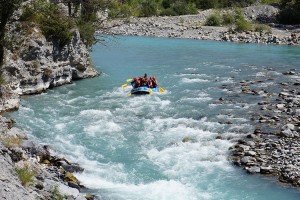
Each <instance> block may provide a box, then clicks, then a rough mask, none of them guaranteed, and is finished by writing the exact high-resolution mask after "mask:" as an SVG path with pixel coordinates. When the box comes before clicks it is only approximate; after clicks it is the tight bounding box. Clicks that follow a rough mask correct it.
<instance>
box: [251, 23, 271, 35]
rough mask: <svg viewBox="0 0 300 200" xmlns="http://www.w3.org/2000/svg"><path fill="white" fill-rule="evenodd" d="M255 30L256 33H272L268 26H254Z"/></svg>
mask: <svg viewBox="0 0 300 200" xmlns="http://www.w3.org/2000/svg"><path fill="white" fill-rule="evenodd" d="M254 30H255V31H256V32H265V33H272V29H271V27H270V26H268V25H266V24H255V25H254Z"/></svg>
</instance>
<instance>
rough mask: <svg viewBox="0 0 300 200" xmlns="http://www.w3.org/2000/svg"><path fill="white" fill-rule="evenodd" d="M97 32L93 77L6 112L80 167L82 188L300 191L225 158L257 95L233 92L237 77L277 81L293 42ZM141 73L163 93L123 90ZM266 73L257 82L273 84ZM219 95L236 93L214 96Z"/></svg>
mask: <svg viewBox="0 0 300 200" xmlns="http://www.w3.org/2000/svg"><path fill="white" fill-rule="evenodd" d="M106 39H107V42H106V45H103V44H96V45H95V46H94V47H93V50H92V57H93V62H94V64H95V66H96V68H97V69H98V70H99V71H101V72H103V75H102V76H100V77H97V78H94V79H86V80H81V81H76V82H74V83H73V84H70V85H66V86H61V87H58V88H55V89H52V90H48V91H47V93H44V94H41V95H34V96H26V97H24V98H23V99H22V101H21V104H22V106H21V108H20V109H19V111H17V112H14V113H10V114H9V117H11V118H13V119H14V120H16V122H17V126H19V127H21V128H23V129H25V130H26V131H27V132H28V134H29V135H30V138H31V139H33V140H35V141H37V142H40V143H44V144H50V145H52V146H53V147H54V148H55V149H57V150H58V151H59V152H60V153H61V154H62V155H64V156H65V157H66V158H67V159H69V160H71V161H73V162H77V163H79V164H80V165H81V166H82V167H84V168H85V171H84V172H83V173H82V174H76V176H77V177H78V179H79V180H80V181H81V182H82V183H83V184H84V185H85V186H87V187H88V188H89V190H88V192H90V193H93V194H97V195H98V196H100V197H101V199H102V200H202V199H203V200H213V199H214V200H219V199H224V200H233V199H236V200H242V199H249V200H252V199H253V200H266V199H272V200H282V199H286V200H293V199H297V200H298V199H299V198H300V191H299V190H297V189H295V188H291V187H288V186H286V185H281V184H279V183H278V182H277V180H276V179H275V178H270V177H264V176H259V175H249V174H247V173H245V171H243V170H241V169H240V168H238V167H235V166H234V165H232V164H231V163H230V162H229V161H228V155H229V151H228V149H229V147H231V146H232V145H233V144H234V141H236V140H237V139H238V138H240V137H242V136H245V135H246V134H249V133H250V132H251V131H253V130H254V127H253V125H251V121H250V114H248V113H249V112H250V111H251V110H253V109H254V108H255V104H254V103H253V101H254V100H255V98H257V97H253V96H252V95H249V96H248V97H247V96H245V97H243V98H240V97H239V95H237V94H238V93H239V92H240V87H239V82H240V81H242V80H252V79H267V78H269V77H275V78H276V80H282V81H285V77H284V76H282V74H281V73H282V72H284V71H287V70H289V69H298V70H299V69H300V66H299V63H300V62H299V61H300V48H297V47H289V46H265V45H252V44H234V43H222V42H210V41H196V40H184V39H162V38H145V37H125V36H124V37H117V38H114V37H108V36H106ZM270 68H272V69H273V70H271V69H270ZM144 73H147V74H148V75H156V77H157V79H158V81H159V84H160V86H161V87H163V88H165V89H166V92H164V93H161V94H153V95H149V96H147V95H144V96H128V93H129V91H130V87H127V88H122V87H121V85H123V84H124V83H126V79H128V78H132V77H134V76H141V75H143V74H144ZM294 78H295V77H294ZM296 78H297V77H296ZM268 80H269V81H268V82H262V83H261V85H260V87H264V88H266V89H269V90H276V87H274V88H272V86H273V85H274V84H275V83H274V82H272V80H274V79H272V78H269V79H268ZM224 85H230V87H231V89H225V88H224V87H222V86H224ZM220 97H224V98H227V97H231V98H233V99H235V101H233V102H232V103H226V104H219V103H217V102H218V99H219V98H220ZM226 121H230V122H231V123H222V122H226ZM218 135H221V136H222V138H223V139H216V136H218ZM184 138H185V139H187V138H188V140H191V141H189V142H183V141H182V140H183V139H184Z"/></svg>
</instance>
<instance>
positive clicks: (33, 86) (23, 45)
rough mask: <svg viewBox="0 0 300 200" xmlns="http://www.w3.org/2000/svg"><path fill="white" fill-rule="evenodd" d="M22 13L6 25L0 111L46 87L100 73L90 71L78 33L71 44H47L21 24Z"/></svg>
mask: <svg viewBox="0 0 300 200" xmlns="http://www.w3.org/2000/svg"><path fill="white" fill-rule="evenodd" d="M20 16H21V11H18V12H16V13H15V15H14V16H13V17H12V20H11V21H12V22H11V23H9V24H8V25H7V29H8V34H7V39H8V41H9V43H10V44H9V45H7V49H5V58H4V66H3V67H2V70H3V73H2V76H4V77H5V79H6V80H7V81H6V82H7V83H8V84H6V85H5V86H3V87H1V91H0V95H1V96H0V97H2V98H1V100H0V112H1V111H7V110H12V109H17V108H18V102H19V101H18V95H24V94H36V93H41V92H43V91H45V90H46V89H48V88H52V87H56V86H60V85H63V84H68V83H71V82H72V81H73V80H77V79H83V78H91V77H95V76H98V75H99V73H98V72H97V71H96V70H95V69H94V68H93V67H91V66H92V63H91V61H90V56H89V51H88V49H87V47H86V45H85V44H84V43H83V42H82V40H81V37H80V34H79V32H78V30H76V29H74V30H73V31H72V34H73V35H72V39H71V42H70V43H68V44H67V45H65V46H63V47H61V46H60V45H59V41H57V40H54V39H53V40H51V41H47V40H46V38H45V36H44V35H43V34H42V32H41V30H40V29H39V28H38V27H37V26H35V24H34V23H31V24H30V25H28V24H26V23H28V22H26V23H25V22H20V21H19V17H20Z"/></svg>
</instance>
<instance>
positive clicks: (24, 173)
mask: <svg viewBox="0 0 300 200" xmlns="http://www.w3.org/2000/svg"><path fill="white" fill-rule="evenodd" d="M16 172H17V174H18V176H19V178H20V181H21V184H22V185H23V186H26V185H28V184H29V183H32V179H33V177H34V175H35V174H36V172H35V171H34V170H32V169H31V168H30V167H29V165H24V167H23V168H16Z"/></svg>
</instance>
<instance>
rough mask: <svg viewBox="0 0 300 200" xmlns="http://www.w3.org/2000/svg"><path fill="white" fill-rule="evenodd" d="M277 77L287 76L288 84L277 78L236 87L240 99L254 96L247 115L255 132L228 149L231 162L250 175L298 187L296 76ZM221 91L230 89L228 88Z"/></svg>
mask: <svg viewBox="0 0 300 200" xmlns="http://www.w3.org/2000/svg"><path fill="white" fill-rule="evenodd" d="M268 72H270V74H271V72H272V69H265V71H264V72H262V73H268ZM276 73H277V72H276ZM278 74H279V73H278ZM280 76H286V77H287V78H288V79H287V80H289V81H288V82H278V80H277V78H276V77H272V78H268V79H266V77H265V76H263V77H261V78H260V79H259V78H258V79H257V80H249V81H241V82H240V83H239V85H240V91H241V93H240V94H238V95H240V97H241V99H243V98H245V97H246V96H249V95H251V96H253V95H255V96H257V102H256V106H254V109H252V110H251V111H250V113H251V116H252V123H253V125H254V126H255V127H256V129H255V130H254V131H253V133H250V134H248V135H247V136H246V137H245V138H242V139H240V140H238V141H237V144H236V145H234V147H233V148H232V149H231V155H230V159H231V160H232V162H233V163H234V164H235V165H238V166H241V167H243V168H244V169H245V170H246V171H247V172H249V173H260V174H266V175H272V176H277V177H278V179H279V181H280V182H283V183H288V184H292V185H293V186H296V187H299V186H300V173H299V167H300V109H299V108H300V91H299V86H300V78H299V72H298V71H297V70H291V71H287V72H284V73H282V74H281V75H279V77H280ZM289 77H290V78H289ZM271 81H272V82H273V83H272V87H268V88H266V87H262V88H261V87H259V84H263V83H267V82H271ZM223 87H224V88H230V86H229V85H224V86H223ZM224 99H227V97H225V98H222V99H221V101H222V102H224ZM229 99H230V98H229V97H228V99H227V100H229ZM224 103H226V102H224ZM251 103H253V102H251ZM254 103H255V102H254Z"/></svg>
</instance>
